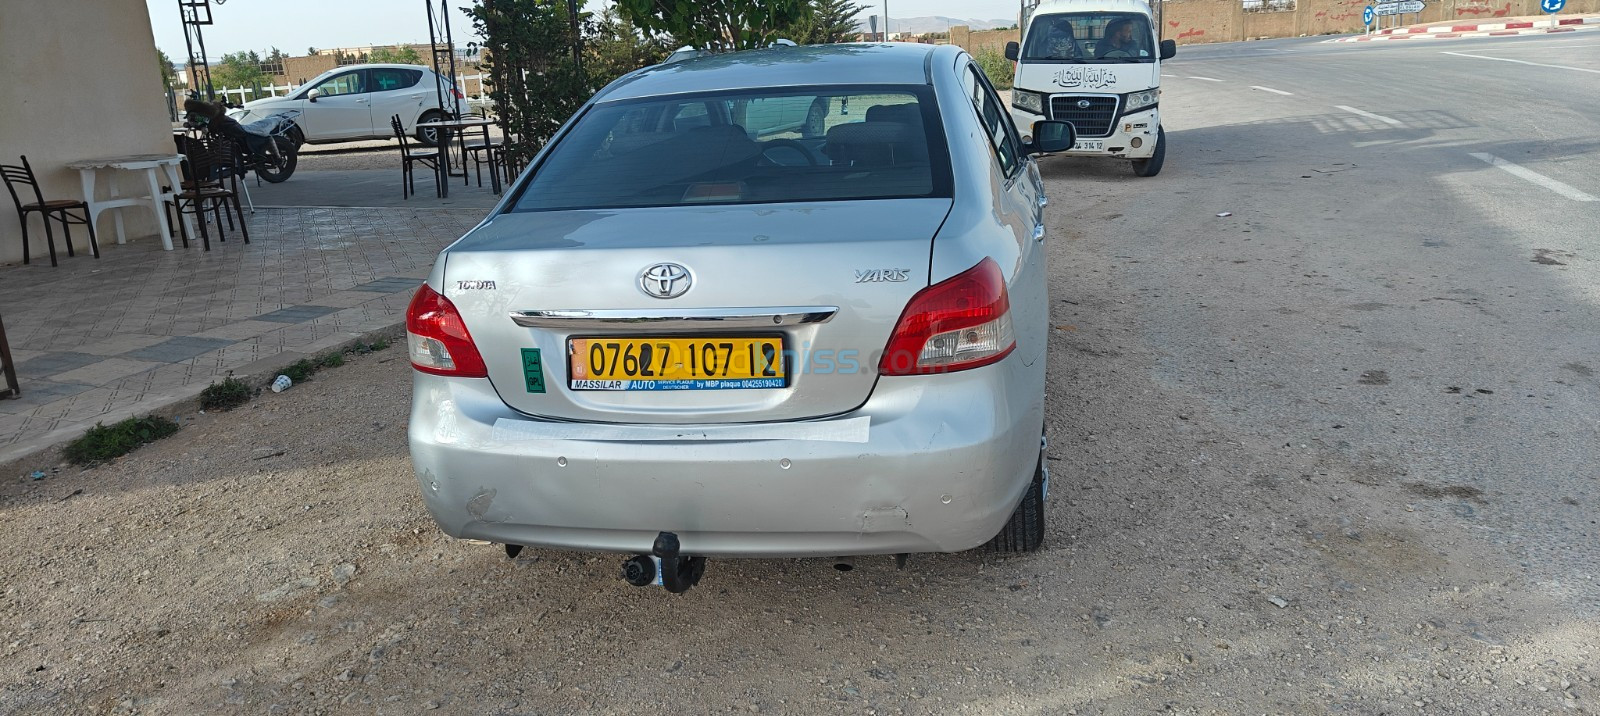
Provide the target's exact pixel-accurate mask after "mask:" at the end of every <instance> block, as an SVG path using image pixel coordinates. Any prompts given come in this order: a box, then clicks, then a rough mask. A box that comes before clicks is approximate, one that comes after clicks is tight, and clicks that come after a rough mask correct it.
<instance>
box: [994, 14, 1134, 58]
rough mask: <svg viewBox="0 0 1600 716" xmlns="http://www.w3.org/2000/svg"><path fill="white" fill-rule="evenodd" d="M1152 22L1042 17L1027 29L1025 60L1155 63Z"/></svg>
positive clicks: (1100, 17)
mask: <svg viewBox="0 0 1600 716" xmlns="http://www.w3.org/2000/svg"><path fill="white" fill-rule="evenodd" d="M1150 43H1151V33H1150V22H1149V20H1147V19H1146V18H1145V16H1143V15H1140V14H1138V13H1124V12H1082V13H1067V14H1059V15H1041V16H1039V17H1037V18H1034V20H1033V24H1032V25H1030V26H1028V38H1027V40H1026V45H1025V46H1024V47H1023V52H1022V59H1024V60H1042V61H1057V62H1062V61H1065V62H1085V63H1114V62H1154V61H1155V52H1153V48H1152V47H1151V46H1150Z"/></svg>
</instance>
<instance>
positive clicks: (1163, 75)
mask: <svg viewBox="0 0 1600 716" xmlns="http://www.w3.org/2000/svg"><path fill="white" fill-rule="evenodd" d="M1162 77H1177V75H1162Z"/></svg>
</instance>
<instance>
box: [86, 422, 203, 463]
mask: <svg viewBox="0 0 1600 716" xmlns="http://www.w3.org/2000/svg"><path fill="white" fill-rule="evenodd" d="M175 432H178V424H177V423H175V422H172V421H171V420H168V419H166V418H163V417H158V416H155V415H147V416H145V417H142V418H137V417H135V418H128V419H127V420H123V421H120V422H116V423H112V424H110V425H104V424H101V423H95V425H94V427H92V428H89V432H87V433H84V434H83V437H81V438H78V439H77V440H74V441H72V442H70V443H67V446H66V447H65V448H62V450H61V455H62V457H65V458H66V459H67V461H68V462H71V463H75V464H78V465H87V464H91V463H97V462H105V461H107V460H110V459H112V458H117V457H121V456H123V455H126V454H128V453H130V452H133V451H134V450H138V449H139V448H140V447H142V446H144V445H148V444H150V443H153V442H155V441H157V440H160V439H161V438H164V437H167V436H168V435H171V434H173V433H175Z"/></svg>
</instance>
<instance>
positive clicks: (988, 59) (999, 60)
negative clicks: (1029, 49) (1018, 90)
mask: <svg viewBox="0 0 1600 716" xmlns="http://www.w3.org/2000/svg"><path fill="white" fill-rule="evenodd" d="M972 59H973V60H975V61H976V62H977V63H978V67H979V68H981V69H982V70H983V73H984V74H986V75H988V76H989V82H990V83H991V84H993V85H994V88H995V89H997V90H1008V89H1011V80H1012V77H1011V75H1012V73H1013V71H1014V70H1015V69H1016V67H1015V66H1013V65H1012V64H1011V60H1008V59H1006V57H1005V55H1002V54H1000V53H998V52H995V51H994V50H991V49H988V48H985V49H981V50H978V54H976V55H973V57H972Z"/></svg>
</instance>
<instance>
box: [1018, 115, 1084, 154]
mask: <svg viewBox="0 0 1600 716" xmlns="http://www.w3.org/2000/svg"><path fill="white" fill-rule="evenodd" d="M1077 141H1078V133H1077V131H1076V130H1075V129H1073V127H1072V123H1071V122H1061V121H1057V120H1053V119H1043V120H1039V121H1037V122H1034V123H1033V141H1031V142H1028V144H1027V145H1026V146H1024V147H1023V149H1024V150H1026V151H1027V153H1029V154H1048V153H1050V152H1065V151H1067V150H1068V149H1071V148H1072V145H1073V144H1076V143H1077Z"/></svg>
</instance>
